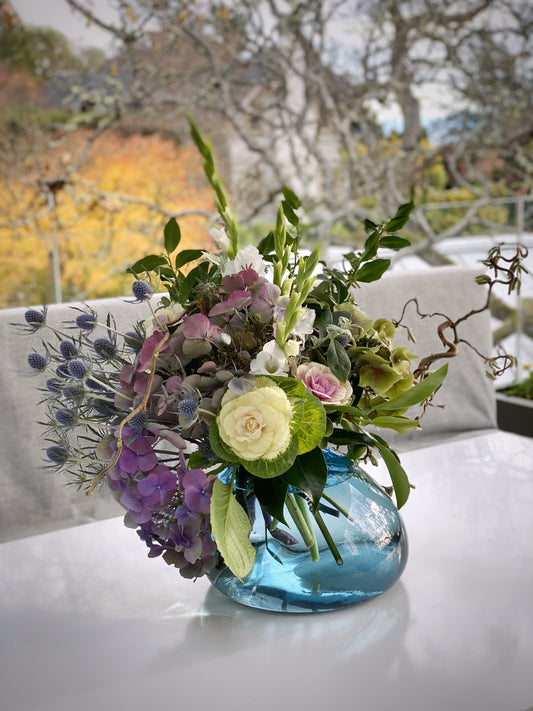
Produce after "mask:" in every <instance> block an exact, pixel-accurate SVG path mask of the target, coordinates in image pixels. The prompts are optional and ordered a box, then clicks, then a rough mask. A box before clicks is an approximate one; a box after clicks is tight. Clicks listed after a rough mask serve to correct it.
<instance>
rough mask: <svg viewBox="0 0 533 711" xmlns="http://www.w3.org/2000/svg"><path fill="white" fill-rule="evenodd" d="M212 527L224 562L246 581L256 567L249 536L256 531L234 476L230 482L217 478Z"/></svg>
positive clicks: (213, 495) (212, 510)
mask: <svg viewBox="0 0 533 711" xmlns="http://www.w3.org/2000/svg"><path fill="white" fill-rule="evenodd" d="M211 527H212V531H213V536H214V538H215V542H216V544H217V548H218V550H219V551H220V553H221V555H222V557H223V558H224V562H225V563H226V565H227V566H228V568H229V569H230V570H231V572H232V573H233V574H234V575H236V576H237V578H239V580H242V579H243V578H245V577H246V576H247V575H248V573H249V572H250V571H251V569H252V567H253V564H254V560H255V548H254V547H253V546H252V544H251V543H250V538H249V537H250V532H251V530H252V525H251V523H250V519H249V518H248V516H247V514H246V512H245V510H244V509H243V507H242V506H241V505H240V504H239V502H238V501H237V500H236V499H235V497H234V496H233V478H232V480H231V482H230V483H229V484H223V483H222V482H221V481H220V479H215V483H214V485H213V494H212V497H211Z"/></svg>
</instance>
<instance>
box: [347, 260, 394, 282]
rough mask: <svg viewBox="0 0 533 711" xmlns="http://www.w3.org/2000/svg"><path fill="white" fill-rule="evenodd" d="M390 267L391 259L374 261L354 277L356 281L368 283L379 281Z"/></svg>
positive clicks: (365, 265) (363, 267) (358, 271)
mask: <svg viewBox="0 0 533 711" xmlns="http://www.w3.org/2000/svg"><path fill="white" fill-rule="evenodd" d="M389 267H390V259H373V260H372V261H371V262H367V263H366V264H363V266H362V267H361V268H360V269H358V270H357V272H356V273H355V276H354V280H355V281H362V282H365V283H368V282H370V281H377V280H378V279H379V278H380V277H381V276H382V275H383V274H384V273H385V272H386V271H387V269H388V268H389Z"/></svg>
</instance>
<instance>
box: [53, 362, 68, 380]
mask: <svg viewBox="0 0 533 711" xmlns="http://www.w3.org/2000/svg"><path fill="white" fill-rule="evenodd" d="M56 375H59V377H60V378H62V379H63V380H64V379H65V378H70V372H69V369H68V364H67V363H61V365H58V366H57V368H56Z"/></svg>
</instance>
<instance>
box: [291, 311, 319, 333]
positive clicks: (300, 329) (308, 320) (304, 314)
mask: <svg viewBox="0 0 533 711" xmlns="http://www.w3.org/2000/svg"><path fill="white" fill-rule="evenodd" d="M315 316H316V313H315V311H314V310H313V309H299V310H298V317H299V318H298V323H297V324H296V326H295V327H294V328H293V329H292V331H291V333H290V335H291V336H294V337H295V338H301V339H302V341H305V336H310V335H311V333H313V324H314V323H315Z"/></svg>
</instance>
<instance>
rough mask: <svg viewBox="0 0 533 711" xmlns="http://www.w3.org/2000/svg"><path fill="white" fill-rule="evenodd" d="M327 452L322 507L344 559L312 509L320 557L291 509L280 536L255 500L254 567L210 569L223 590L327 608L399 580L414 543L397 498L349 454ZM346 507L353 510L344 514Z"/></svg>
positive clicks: (283, 605) (254, 601) (244, 598)
mask: <svg viewBox="0 0 533 711" xmlns="http://www.w3.org/2000/svg"><path fill="white" fill-rule="evenodd" d="M324 456H325V458H326V463H327V466H328V479H327V484H326V488H325V490H324V493H325V497H323V499H322V500H321V503H322V504H323V505H322V506H321V515H322V518H323V520H324V522H325V523H326V526H327V529H328V530H329V532H330V534H331V537H332V539H333V541H334V543H335V546H336V548H337V550H338V553H339V554H340V557H341V559H342V562H341V563H339V562H338V561H337V560H336V559H335V557H334V556H333V554H332V552H331V550H330V546H328V544H327V542H326V540H325V538H324V536H323V535H322V533H321V532H320V530H319V528H318V526H317V525H316V522H315V520H314V518H313V517H312V516H309V521H310V523H311V524H312V526H313V530H314V533H315V536H316V540H317V544H318V556H319V557H318V560H316V559H315V560H313V557H312V555H311V552H310V550H309V548H308V547H307V546H306V545H305V543H304V542H303V541H302V539H301V535H300V532H299V530H298V529H297V528H296V526H294V525H291V524H292V521H291V519H290V517H289V516H287V517H286V519H287V523H288V524H289V525H288V526H283V525H282V524H279V525H278V534H277V535H276V537H273V536H272V535H271V534H270V533H269V532H268V531H267V530H266V527H265V522H264V517H263V515H262V512H261V511H260V510H259V506H258V504H257V502H255V507H256V511H255V513H254V512H252V513H251V520H252V526H253V527H252V532H251V535H250V541H251V542H252V544H253V546H254V547H255V549H256V558H255V563H254V566H253V568H252V571H251V572H250V574H249V575H247V576H246V577H245V578H244V580H242V581H241V580H239V579H238V578H237V577H235V575H233V573H232V572H231V571H230V570H229V568H227V567H226V566H225V565H224V563H223V561H222V560H220V561H219V564H218V565H217V566H216V568H215V569H214V570H213V571H212V572H211V573H209V574H208V577H209V579H210V581H211V582H212V584H213V585H214V586H215V587H216V588H217V589H218V590H220V591H221V592H223V593H224V594H225V595H228V596H229V597H230V598H232V599H233V600H235V601H237V602H239V603H241V604H243V605H248V606H250V607H256V608H259V609H262V610H270V611H274V612H325V611H328V610H335V609H338V608H342V607H345V606H347V605H353V604H355V603H358V602H362V601H364V600H368V599H369V598H372V597H375V596H376V595H381V594H382V593H383V592H385V590H387V589H388V588H390V587H391V586H392V585H394V583H395V582H396V581H397V580H398V578H399V577H400V575H401V574H402V572H403V570H404V568H405V564H406V561H407V552H408V547H407V536H406V533H405V530H404V527H403V523H402V520H401V517H400V515H399V513H398V510H397V508H396V506H395V505H394V503H393V502H392V500H391V499H390V497H389V496H388V495H387V494H386V493H385V492H384V491H383V489H382V488H381V487H380V486H379V485H378V484H376V482H375V481H374V480H373V479H372V478H371V477H369V476H368V475H367V474H366V473H365V472H363V471H362V470H361V469H359V468H358V467H356V466H355V465H354V464H353V462H352V461H351V460H350V459H348V458H346V457H344V456H343V455H342V454H339V453H338V452H336V451H334V450H331V449H328V450H325V452H324ZM331 501H333V502H334V503H335V505H334V506H333V505H332V504H331V503H330V502H331ZM339 509H340V510H341V511H344V512H345V514H348V515H344V514H340V513H339ZM315 558H316V556H315Z"/></svg>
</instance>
